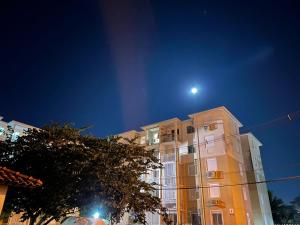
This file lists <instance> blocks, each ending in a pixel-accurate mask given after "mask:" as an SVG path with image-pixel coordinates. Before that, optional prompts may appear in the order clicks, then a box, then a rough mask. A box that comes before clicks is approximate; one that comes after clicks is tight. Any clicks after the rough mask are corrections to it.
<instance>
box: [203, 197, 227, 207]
mask: <svg viewBox="0 0 300 225" xmlns="http://www.w3.org/2000/svg"><path fill="white" fill-rule="evenodd" d="M207 205H208V207H220V208H224V207H225V203H224V202H223V201H222V200H221V199H210V200H209V201H208V203H207Z"/></svg>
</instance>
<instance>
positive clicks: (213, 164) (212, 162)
mask: <svg viewBox="0 0 300 225" xmlns="http://www.w3.org/2000/svg"><path fill="white" fill-rule="evenodd" d="M206 163H207V171H217V170H218V167H217V159H216V158H209V159H206Z"/></svg>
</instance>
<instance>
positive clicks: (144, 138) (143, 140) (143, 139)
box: [140, 136, 146, 145]
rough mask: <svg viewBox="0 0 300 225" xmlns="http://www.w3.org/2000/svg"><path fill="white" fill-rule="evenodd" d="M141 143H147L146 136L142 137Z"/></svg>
mask: <svg viewBox="0 0 300 225" xmlns="http://www.w3.org/2000/svg"><path fill="white" fill-rule="evenodd" d="M140 144H141V145H143V144H146V137H145V136H142V137H141V140H140Z"/></svg>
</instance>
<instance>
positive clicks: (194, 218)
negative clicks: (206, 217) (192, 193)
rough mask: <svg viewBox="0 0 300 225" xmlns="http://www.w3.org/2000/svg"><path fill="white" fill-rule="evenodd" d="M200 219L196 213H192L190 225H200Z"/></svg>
mask: <svg viewBox="0 0 300 225" xmlns="http://www.w3.org/2000/svg"><path fill="white" fill-rule="evenodd" d="M201 224H202V223H201V217H200V214H198V213H192V225H201Z"/></svg>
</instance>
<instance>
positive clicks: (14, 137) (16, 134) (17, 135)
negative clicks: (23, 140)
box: [11, 132, 20, 141]
mask: <svg viewBox="0 0 300 225" xmlns="http://www.w3.org/2000/svg"><path fill="white" fill-rule="evenodd" d="M19 136H20V133H19V132H14V133H13V134H12V136H11V140H12V141H16V140H17V139H18V137H19Z"/></svg>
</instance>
